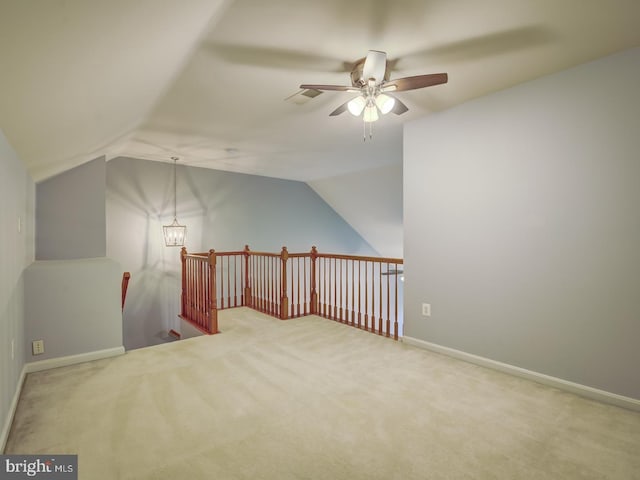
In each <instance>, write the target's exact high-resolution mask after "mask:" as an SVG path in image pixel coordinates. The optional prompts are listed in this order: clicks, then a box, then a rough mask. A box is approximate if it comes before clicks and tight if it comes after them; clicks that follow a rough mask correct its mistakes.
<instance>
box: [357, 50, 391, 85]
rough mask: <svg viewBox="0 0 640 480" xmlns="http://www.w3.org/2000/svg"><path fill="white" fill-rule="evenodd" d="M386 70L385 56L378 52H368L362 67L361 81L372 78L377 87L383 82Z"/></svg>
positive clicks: (383, 53)
mask: <svg viewBox="0 0 640 480" xmlns="http://www.w3.org/2000/svg"><path fill="white" fill-rule="evenodd" d="M386 70H387V54H386V53H385V52H379V51H378V50H369V53H368V54H367V58H366V60H365V61H364V66H363V67H362V80H364V81H365V82H366V81H368V80H369V79H370V78H373V79H374V80H375V81H376V85H378V84H380V83H381V82H382V81H383V80H384V74H385V71H386Z"/></svg>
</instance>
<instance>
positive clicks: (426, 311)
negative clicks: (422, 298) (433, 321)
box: [422, 303, 431, 317]
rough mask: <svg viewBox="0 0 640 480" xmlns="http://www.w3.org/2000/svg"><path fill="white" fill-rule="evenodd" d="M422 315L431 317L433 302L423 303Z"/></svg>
mask: <svg viewBox="0 0 640 480" xmlns="http://www.w3.org/2000/svg"><path fill="white" fill-rule="evenodd" d="M422 316H423V317H430V316H431V304H430V303H423V304H422Z"/></svg>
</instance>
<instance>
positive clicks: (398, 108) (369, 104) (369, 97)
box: [300, 50, 449, 140]
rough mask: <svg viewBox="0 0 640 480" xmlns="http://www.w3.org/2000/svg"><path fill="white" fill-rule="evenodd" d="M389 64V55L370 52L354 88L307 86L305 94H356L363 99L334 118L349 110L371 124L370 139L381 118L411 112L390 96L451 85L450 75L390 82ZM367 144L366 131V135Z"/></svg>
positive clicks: (355, 76)
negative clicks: (325, 92)
mask: <svg viewBox="0 0 640 480" xmlns="http://www.w3.org/2000/svg"><path fill="white" fill-rule="evenodd" d="M388 66H389V63H388V62H387V54H386V53H385V52H381V51H378V50H369V53H368V54H367V56H366V58H365V59H364V61H359V62H357V63H356V65H355V66H354V67H353V70H352V72H351V85H350V86H349V85H310V84H303V85H300V88H301V89H303V90H317V91H324V90H332V91H339V92H354V93H358V94H359V95H358V96H357V97H356V98H353V99H351V100H349V101H348V102H346V103H344V104H342V105H340V106H339V107H338V108H336V109H335V110H334V111H333V112H331V113H330V114H329V115H330V116H336V115H340V114H341V113H342V112H344V111H345V110H348V111H349V113H351V114H352V115H354V116H356V117H358V116H360V115H362V119H363V121H364V123H369V124H370V125H369V137H371V123H373V122H375V121H377V120H378V119H379V118H380V116H379V115H378V111H379V112H380V113H382V114H383V115H386V114H387V113H389V112H393V113H395V114H396V115H402V114H403V113H404V112H406V111H407V110H409V108H408V107H407V106H406V105H405V104H404V103H402V102H401V101H400V100H398V99H397V98H395V97H392V96H391V95H387V94H386V93H387V92H403V91H407V90H416V89H418V88H425V87H431V86H434V85H441V84H443V83H447V81H448V80H449V78H448V75H447V74H446V73H432V74H427V75H416V76H414V77H405V78H398V79H395V80H389V68H388ZM365 130H366V129H365ZM365 140H366V131H365Z"/></svg>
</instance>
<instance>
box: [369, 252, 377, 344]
mask: <svg viewBox="0 0 640 480" xmlns="http://www.w3.org/2000/svg"><path fill="white" fill-rule="evenodd" d="M374 271H375V264H374V263H373V262H371V283H370V285H371V331H372V332H375V331H376V281H375V278H374Z"/></svg>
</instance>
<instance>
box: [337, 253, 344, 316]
mask: <svg viewBox="0 0 640 480" xmlns="http://www.w3.org/2000/svg"><path fill="white" fill-rule="evenodd" d="M336 263H338V264H339V266H340V268H339V270H340V274H339V278H340V288H339V290H338V291H339V297H340V298H339V299H338V300H337V301H336V303H337V304H338V305H339V308H338V320H339V322H340V323H343V322H344V319H343V318H342V259H340V261H339V262H336ZM337 267H338V265H336V270H338V268H337ZM336 273H337V272H336ZM336 283H338V282H337V281H336Z"/></svg>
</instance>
